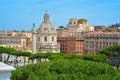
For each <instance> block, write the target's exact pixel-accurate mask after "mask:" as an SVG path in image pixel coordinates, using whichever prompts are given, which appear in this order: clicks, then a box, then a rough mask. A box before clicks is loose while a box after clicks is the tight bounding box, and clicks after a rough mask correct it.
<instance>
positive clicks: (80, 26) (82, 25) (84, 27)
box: [66, 18, 94, 32]
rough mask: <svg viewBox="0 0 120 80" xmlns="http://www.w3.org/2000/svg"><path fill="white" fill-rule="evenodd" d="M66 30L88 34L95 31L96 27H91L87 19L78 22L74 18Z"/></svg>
mask: <svg viewBox="0 0 120 80" xmlns="http://www.w3.org/2000/svg"><path fill="white" fill-rule="evenodd" d="M66 28H67V29H68V30H76V31H79V32H87V31H93V30H94V27H93V26H90V25H89V24H88V23H87V20H86V19H79V20H77V19H74V18H71V19H70V21H69V23H68V24H67V27H66Z"/></svg>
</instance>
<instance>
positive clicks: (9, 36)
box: [0, 31, 32, 52]
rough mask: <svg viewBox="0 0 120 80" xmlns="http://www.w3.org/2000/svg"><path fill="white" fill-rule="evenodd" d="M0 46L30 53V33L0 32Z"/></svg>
mask: <svg viewBox="0 0 120 80" xmlns="http://www.w3.org/2000/svg"><path fill="white" fill-rule="evenodd" d="M0 46H4V47H10V48H14V49H17V50H22V51H30V52H31V47H32V33H31V32H11V31H5V32H1V36H0Z"/></svg>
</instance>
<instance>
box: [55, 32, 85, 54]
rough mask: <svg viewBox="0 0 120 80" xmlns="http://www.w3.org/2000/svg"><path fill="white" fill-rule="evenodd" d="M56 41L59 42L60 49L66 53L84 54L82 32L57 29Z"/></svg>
mask: <svg viewBox="0 0 120 80" xmlns="http://www.w3.org/2000/svg"><path fill="white" fill-rule="evenodd" d="M57 35H58V36H57V41H58V42H59V43H60V51H61V52H63V53H67V54H78V55H83V54H84V39H83V33H82V32H78V31H73V30H59V31H57Z"/></svg>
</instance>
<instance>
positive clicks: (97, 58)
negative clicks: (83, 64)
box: [82, 54, 107, 62]
mask: <svg viewBox="0 0 120 80" xmlns="http://www.w3.org/2000/svg"><path fill="white" fill-rule="evenodd" d="M82 59H83V60H88V61H96V62H106V61H107V56H106V55H104V54H97V55H96V54H86V55H83V56H82Z"/></svg>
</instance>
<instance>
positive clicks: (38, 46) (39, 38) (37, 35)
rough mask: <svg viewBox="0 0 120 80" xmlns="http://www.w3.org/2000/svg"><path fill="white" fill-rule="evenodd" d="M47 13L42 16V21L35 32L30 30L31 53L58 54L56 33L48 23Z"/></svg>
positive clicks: (58, 47) (58, 46)
mask: <svg viewBox="0 0 120 80" xmlns="http://www.w3.org/2000/svg"><path fill="white" fill-rule="evenodd" d="M49 18H50V16H49V14H48V13H45V15H44V21H43V22H42V24H41V25H40V26H39V28H38V30H35V26H34V25H33V29H32V52H33V53H36V52H43V53H45V52H54V53H56V52H60V45H59V44H58V43H57V32H56V29H55V27H54V25H53V24H51V22H50V19H49Z"/></svg>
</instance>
